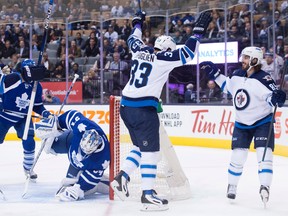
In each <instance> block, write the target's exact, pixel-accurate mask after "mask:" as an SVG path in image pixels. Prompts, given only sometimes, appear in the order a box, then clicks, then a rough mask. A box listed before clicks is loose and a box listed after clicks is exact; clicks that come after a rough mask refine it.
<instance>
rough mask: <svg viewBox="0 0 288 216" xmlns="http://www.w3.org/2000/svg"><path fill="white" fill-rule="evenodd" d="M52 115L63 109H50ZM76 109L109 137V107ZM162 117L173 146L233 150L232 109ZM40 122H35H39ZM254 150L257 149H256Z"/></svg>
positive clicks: (283, 122) (279, 130)
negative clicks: (231, 148)
mask: <svg viewBox="0 0 288 216" xmlns="http://www.w3.org/2000/svg"><path fill="white" fill-rule="evenodd" d="M46 108H47V109H48V110H50V111H51V112H52V113H56V112H57V110H59V108H60V106H59V105H50V106H46ZM69 109H76V110H78V111H80V112H82V113H83V114H84V115H85V116H86V117H88V118H89V119H92V120H93V121H95V122H96V123H98V124H99V125H100V126H101V127H102V128H103V130H104V131H105V132H106V133H107V134H108V133H109V106H108V105H85V106H83V105H66V106H64V111H67V110H69ZM163 110H164V111H163V112H162V113H160V114H159V117H160V120H161V122H162V124H163V125H164V127H165V129H166V131H167V133H168V135H169V137H170V139H171V141H172V143H173V144H174V145H183V146H201V147H210V148H230V145H231V136H232V132H233V128H234V110H233V107H232V106H198V105H183V106H179V105H164V106H163ZM287 110H288V108H287V107H282V108H278V109H277V113H276V115H275V116H276V122H275V130H274V132H275V143H276V147H275V154H277V155H282V156H288V144H287V134H288V112H287ZM37 120H38V119H33V121H37ZM5 140H17V137H16V134H15V130H14V129H13V128H12V129H10V131H9V133H8V135H7V136H6V139H5ZM252 147H253V145H252Z"/></svg>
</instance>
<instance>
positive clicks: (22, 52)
mask: <svg viewBox="0 0 288 216" xmlns="http://www.w3.org/2000/svg"><path fill="white" fill-rule="evenodd" d="M19 46H20V47H19V48H16V54H18V56H19V58H29V48H28V47H26V46H25V42H24V40H21V41H19Z"/></svg>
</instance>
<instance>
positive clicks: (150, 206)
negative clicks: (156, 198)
mask: <svg viewBox="0 0 288 216" xmlns="http://www.w3.org/2000/svg"><path fill="white" fill-rule="evenodd" d="M168 209H169V206H168V205H155V204H143V206H142V208H141V209H140V210H141V211H146V212H149V211H166V210H168Z"/></svg>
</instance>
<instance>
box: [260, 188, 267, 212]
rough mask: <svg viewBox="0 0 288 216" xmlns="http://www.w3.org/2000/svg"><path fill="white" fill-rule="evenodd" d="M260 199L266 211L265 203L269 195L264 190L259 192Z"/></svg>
mask: <svg viewBox="0 0 288 216" xmlns="http://www.w3.org/2000/svg"><path fill="white" fill-rule="evenodd" d="M261 199H262V202H263V205H264V208H265V209H266V207H267V202H268V199H269V194H268V192H267V191H266V190H262V191H261Z"/></svg>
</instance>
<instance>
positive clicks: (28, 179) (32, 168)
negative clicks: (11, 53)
mask: <svg viewBox="0 0 288 216" xmlns="http://www.w3.org/2000/svg"><path fill="white" fill-rule="evenodd" d="M78 78H79V75H78V74H75V75H74V79H73V81H72V83H71V85H70V87H69V89H68V91H67V93H66V95H65V98H64V100H63V102H62V104H61V107H60V109H59V112H58V114H57V115H59V114H60V112H61V111H62V108H63V106H64V105H65V104H66V101H67V99H68V96H69V94H70V92H71V90H72V88H73V86H74V84H75V82H76V80H77V79H78ZM57 115H56V116H57ZM45 143H46V139H44V140H43V141H42V144H41V148H40V149H39V151H38V154H37V156H36V158H35V161H34V163H33V165H32V167H31V169H30V171H29V173H28V175H27V178H26V181H25V187H24V191H23V193H22V198H25V196H26V194H27V192H28V187H29V183H30V180H31V178H30V176H31V173H32V172H33V170H34V167H35V166H36V163H37V162H38V159H39V158H40V155H41V153H42V152H43V149H44V147H45Z"/></svg>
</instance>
